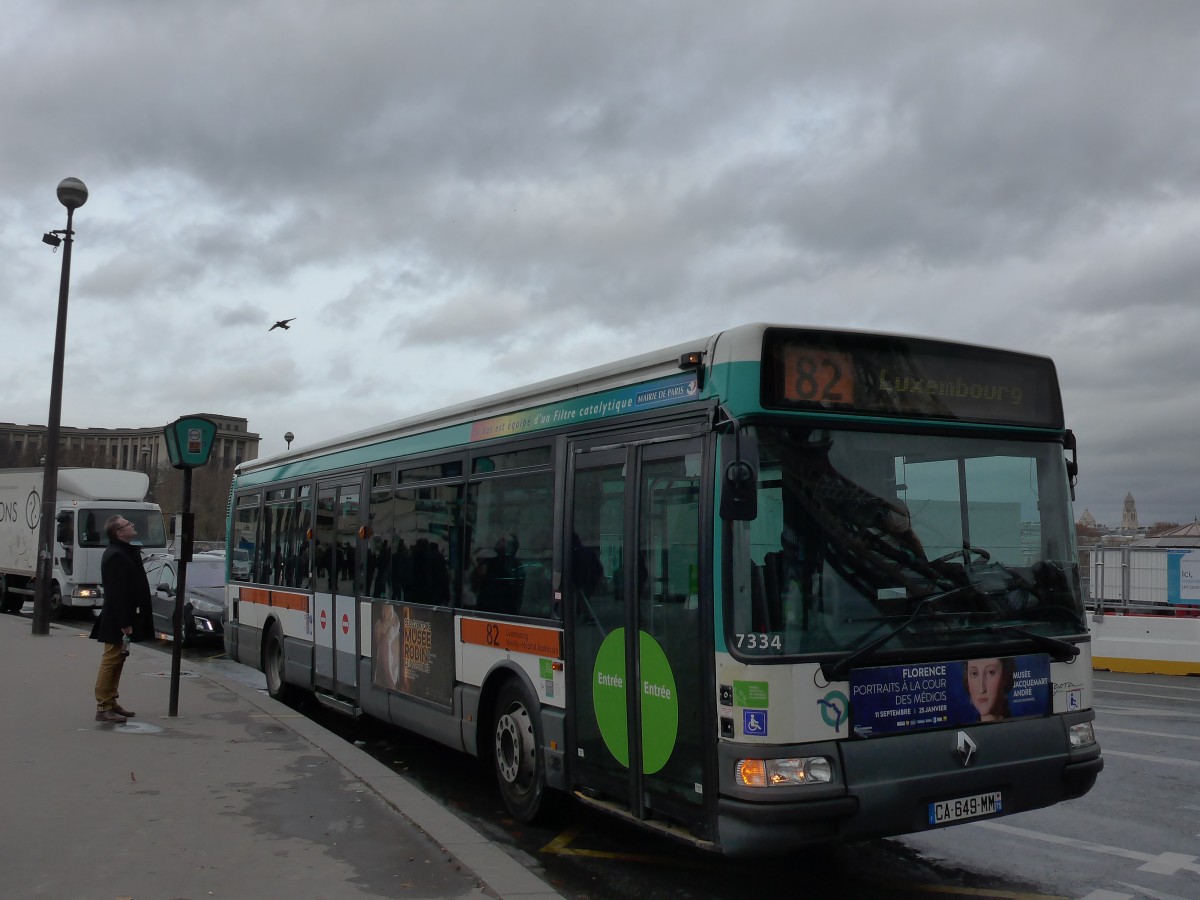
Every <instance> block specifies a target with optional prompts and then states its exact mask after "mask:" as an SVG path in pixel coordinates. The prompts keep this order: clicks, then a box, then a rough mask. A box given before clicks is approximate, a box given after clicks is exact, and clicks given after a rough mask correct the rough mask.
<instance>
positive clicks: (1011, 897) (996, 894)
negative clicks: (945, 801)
mask: <svg viewBox="0 0 1200 900" xmlns="http://www.w3.org/2000/svg"><path fill="white" fill-rule="evenodd" d="M907 887H911V888H912V889H913V890H917V891H926V892H928V893H930V894H957V895H958V896H960V897H989V898H992V900H1067V898H1066V897H1063V896H1062V895H1061V894H1028V893H1025V892H1024V891H1001V890H996V889H994V888H969V887H955V886H954V885H949V884H912V885H907ZM1105 900H1118V898H1115V897H1114V898H1105ZM1120 900H1128V898H1126V896H1125V894H1121V898H1120Z"/></svg>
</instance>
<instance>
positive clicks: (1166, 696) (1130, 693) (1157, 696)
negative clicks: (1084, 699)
mask: <svg viewBox="0 0 1200 900" xmlns="http://www.w3.org/2000/svg"><path fill="white" fill-rule="evenodd" d="M1096 692H1097V694H1112V695H1115V696H1118V697H1142V698H1145V697H1153V698H1154V700H1187V697H1174V696H1171V695H1170V694H1146V692H1145V691H1110V690H1103V689H1100V690H1097V691H1096Z"/></svg>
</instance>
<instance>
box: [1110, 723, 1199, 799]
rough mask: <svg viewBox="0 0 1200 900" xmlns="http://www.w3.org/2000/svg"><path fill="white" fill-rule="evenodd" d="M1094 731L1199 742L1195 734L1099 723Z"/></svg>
mask: <svg viewBox="0 0 1200 900" xmlns="http://www.w3.org/2000/svg"><path fill="white" fill-rule="evenodd" d="M1096 730H1097V731H1114V732H1116V733H1117V734H1136V735H1139V736H1140V737H1161V738H1175V739H1176V740H1180V741H1200V735H1196V734H1169V733H1168V732H1165V731H1141V730H1139V729H1137V728H1114V727H1113V726H1111V725H1104V724H1102V723H1100V722H1097V723H1096ZM1105 749H1106V750H1107V748H1105ZM1197 809H1200V807H1197Z"/></svg>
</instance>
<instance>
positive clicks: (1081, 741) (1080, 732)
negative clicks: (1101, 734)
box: [1070, 722, 1096, 747]
mask: <svg viewBox="0 0 1200 900" xmlns="http://www.w3.org/2000/svg"><path fill="white" fill-rule="evenodd" d="M1070 737H1071V746H1072V747H1086V746H1087V745H1088V744H1094V743H1096V732H1095V730H1094V729H1093V728H1092V723H1091V722H1080V723H1079V724H1078V725H1072V726H1071V731H1070Z"/></svg>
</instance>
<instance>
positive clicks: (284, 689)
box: [263, 622, 295, 703]
mask: <svg viewBox="0 0 1200 900" xmlns="http://www.w3.org/2000/svg"><path fill="white" fill-rule="evenodd" d="M283 664H284V655H283V631H282V629H280V627H279V623H278V622H272V623H271V627H270V628H269V629H268V630H267V641H266V644H264V645H263V674H264V675H266V676H267V693H268V694H270V695H271V697H272V698H273V699H275V700H278V701H279V702H280V703H287V702H288V700H290V699H291V697H292V695H293V694H294V693H295V692H294V691H293V690H292V686H291V685H290V684H288V683H287V682H286V681H285V680H284V676H283Z"/></svg>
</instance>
